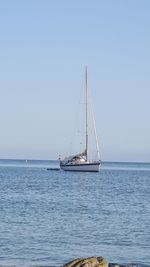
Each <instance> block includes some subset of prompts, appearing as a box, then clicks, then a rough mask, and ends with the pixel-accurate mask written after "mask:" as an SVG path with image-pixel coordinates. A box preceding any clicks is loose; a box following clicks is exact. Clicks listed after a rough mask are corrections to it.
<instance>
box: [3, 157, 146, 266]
mask: <svg viewBox="0 0 150 267" xmlns="http://www.w3.org/2000/svg"><path fill="white" fill-rule="evenodd" d="M57 164H58V163H57V162H55V161H27V162H26V161H23V160H0V266H37V265H38V266H39V265H40V266H60V265H62V264H63V263H66V262H68V261H69V260H71V259H74V258H77V257H86V256H93V255H96V256H100V255H102V256H104V257H106V258H107V259H108V261H109V262H117V263H120V264H132V265H134V266H145V265H146V266H150V164H146V163H145V164H143V163H113V162H111V163H110V162H104V163H102V169H101V171H100V173H75V172H64V171H54V170H52V171H47V170H46V168H47V167H50V166H51V167H55V166H57Z"/></svg>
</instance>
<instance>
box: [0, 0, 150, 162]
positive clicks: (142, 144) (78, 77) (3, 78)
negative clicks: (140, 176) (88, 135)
mask: <svg viewBox="0 0 150 267" xmlns="http://www.w3.org/2000/svg"><path fill="white" fill-rule="evenodd" d="M149 14H150V1H149V0H143V1H142V0H126V1H123V0H113V1H112V0H92V1H90V0H76V1H73V0H63V1H61V0H55V1H54V0H26V1H20V0H18V1H17V0H13V1H11V0H5V1H4V0H0V137H1V138H0V158H1V159H2V158H6V159H7V158H21V159H57V158H58V156H59V155H61V156H62V157H63V156H65V155H66V154H67V153H68V144H70V140H71V138H72V132H73V129H75V125H74V122H75V117H76V112H77V107H78V104H79V99H80V95H81V91H82V90H84V72H85V66H88V77H89V83H90V88H91V91H92V102H93V110H94V114H95V122H96V127H97V133H98V138H99V143H100V153H101V159H102V160H108V161H109V160H110V161H141V162H150V75H149V72H150V16H149Z"/></svg>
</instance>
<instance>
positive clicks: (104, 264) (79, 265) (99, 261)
mask: <svg viewBox="0 0 150 267" xmlns="http://www.w3.org/2000/svg"><path fill="white" fill-rule="evenodd" d="M61 267H130V265H120V264H117V263H109V262H108V261H107V259H105V258H104V257H102V256H99V257H88V258H78V259H75V260H72V261H70V262H68V263H66V264H65V265H63V266H61Z"/></svg>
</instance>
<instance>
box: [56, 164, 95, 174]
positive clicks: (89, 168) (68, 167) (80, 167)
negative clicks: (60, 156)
mask: <svg viewBox="0 0 150 267" xmlns="http://www.w3.org/2000/svg"><path fill="white" fill-rule="evenodd" d="M60 168H61V169H62V170H64V171H79V172H99V170H100V162H92V163H80V164H63V163H60Z"/></svg>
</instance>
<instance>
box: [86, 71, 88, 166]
mask: <svg viewBox="0 0 150 267" xmlns="http://www.w3.org/2000/svg"><path fill="white" fill-rule="evenodd" d="M85 95H86V96H85V98H86V99H85V100H86V112H85V126H86V131H85V144H86V148H85V151H86V161H87V160H88V84H87V67H86V69H85Z"/></svg>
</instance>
